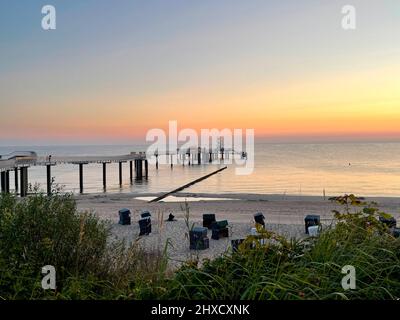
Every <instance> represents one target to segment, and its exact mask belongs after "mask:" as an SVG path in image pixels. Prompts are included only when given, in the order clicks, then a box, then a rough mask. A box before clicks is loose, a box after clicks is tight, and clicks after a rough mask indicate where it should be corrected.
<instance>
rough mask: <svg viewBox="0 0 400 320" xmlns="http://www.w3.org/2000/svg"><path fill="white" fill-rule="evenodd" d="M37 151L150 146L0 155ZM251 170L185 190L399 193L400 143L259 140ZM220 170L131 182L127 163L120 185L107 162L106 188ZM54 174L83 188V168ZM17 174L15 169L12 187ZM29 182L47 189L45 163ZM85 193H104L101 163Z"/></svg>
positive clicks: (164, 169)
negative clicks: (248, 172)
mask: <svg viewBox="0 0 400 320" xmlns="http://www.w3.org/2000/svg"><path fill="white" fill-rule="evenodd" d="M15 150H32V151H36V152H37V153H38V154H39V155H44V156H46V155H49V154H52V155H60V156H62V155H118V154H127V153H130V152H131V151H144V150H145V146H140V145H136V146H78V147H74V146H68V147H19V148H15V147H11V148H7V147H0V154H6V153H9V152H11V151H15ZM255 152H256V154H255V169H254V172H253V174H252V175H249V176H237V175H235V170H234V167H233V166H229V168H228V169H227V170H225V171H223V172H222V173H219V174H217V175H215V176H212V177H210V178H209V179H207V180H205V181H202V182H200V183H198V184H196V185H194V186H192V187H190V188H188V189H185V192H194V193H210V194H219V193H261V194H294V195H322V194H323V191H324V190H325V193H326V195H336V194H342V193H355V194H358V195H363V196H385V195H386V196H400V143H342V144H333V143H332V144H268V143H256V146H255ZM215 169H216V166H215V165H208V164H206V165H200V166H199V165H194V166H191V167H189V166H187V165H186V166H185V167H183V166H181V165H176V166H174V168H173V170H171V168H170V167H169V166H168V165H166V166H160V169H159V170H158V171H157V170H156V169H155V167H154V166H149V179H148V180H143V181H135V182H134V183H133V185H130V182H129V168H128V163H124V164H123V178H124V180H123V186H122V188H120V187H119V183H118V182H119V178H118V164H109V165H108V166H107V183H108V187H107V188H108V189H107V192H133V193H158V192H168V191H171V190H173V189H175V188H177V187H179V186H182V185H184V184H186V183H188V182H190V181H192V180H195V179H197V178H199V177H201V176H203V175H205V174H207V173H210V172H212V171H213V170H215ZM52 175H53V176H54V177H55V181H56V183H58V184H61V185H64V186H65V190H66V191H73V192H78V191H79V174H78V167H77V166H74V165H58V166H55V167H53V168H52ZM13 177H14V175H13V174H11V179H12V180H11V186H13V185H14V182H13ZM29 181H30V182H31V183H39V184H41V185H42V187H43V188H45V183H46V168H44V167H33V168H30V170H29ZM84 186H85V190H84V191H85V192H87V193H93V192H96V193H97V192H103V189H102V166H101V164H89V165H85V166H84Z"/></svg>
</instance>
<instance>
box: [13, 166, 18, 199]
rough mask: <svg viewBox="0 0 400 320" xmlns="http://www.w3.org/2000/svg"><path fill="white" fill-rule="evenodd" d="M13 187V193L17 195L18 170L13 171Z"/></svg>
mask: <svg viewBox="0 0 400 320" xmlns="http://www.w3.org/2000/svg"><path fill="white" fill-rule="evenodd" d="M14 186H15V193H18V168H15V169H14Z"/></svg>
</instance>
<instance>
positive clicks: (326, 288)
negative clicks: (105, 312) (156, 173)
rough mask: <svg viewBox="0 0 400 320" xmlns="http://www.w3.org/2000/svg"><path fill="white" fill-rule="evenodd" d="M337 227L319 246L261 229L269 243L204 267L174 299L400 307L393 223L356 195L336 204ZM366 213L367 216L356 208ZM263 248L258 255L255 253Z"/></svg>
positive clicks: (178, 286)
mask: <svg viewBox="0 0 400 320" xmlns="http://www.w3.org/2000/svg"><path fill="white" fill-rule="evenodd" d="M334 200H335V201H337V202H338V203H339V204H342V205H343V206H344V212H343V213H340V212H338V211H335V212H334V213H335V217H336V219H337V223H336V225H335V226H334V227H331V228H329V229H328V230H325V231H324V232H322V234H321V235H320V236H319V237H317V238H308V239H305V240H301V241H299V240H290V241H289V240H287V239H285V238H284V237H281V236H278V235H276V234H273V233H271V232H268V231H263V230H262V229H261V228H259V232H261V233H262V234H263V235H262V237H261V238H263V239H265V240H266V242H267V243H266V244H264V245H260V244H259V242H257V241H256V240H257V239H256V238H254V237H251V236H250V237H248V239H247V240H246V241H245V242H244V243H243V244H242V245H241V246H240V248H239V252H237V253H235V254H227V255H225V256H223V257H220V258H218V259H216V260H214V261H208V262H206V263H205V264H204V266H203V267H201V268H198V267H197V266H196V265H193V264H192V265H190V264H188V265H187V266H185V267H183V268H181V270H179V271H178V272H177V274H176V276H175V278H174V281H173V282H172V286H171V288H170V290H169V294H168V297H169V298H173V299H176V298H178V299H182V298H183V299H398V298H399V297H400V239H396V238H394V237H393V236H392V235H391V234H390V232H389V230H388V229H387V228H386V227H385V225H383V224H382V223H381V222H379V221H378V219H377V217H378V216H385V217H387V215H386V214H385V213H383V212H380V211H379V210H378V209H376V208H374V207H372V206H371V205H369V204H367V203H363V202H362V201H361V200H360V199H359V198H356V197H355V196H354V195H350V196H347V195H346V196H343V197H338V198H336V199H334ZM360 206H364V208H363V209H361V210H360V209H358V210H357V209H356V210H355V211H354V212H351V209H352V208H354V207H356V208H357V207H360ZM253 243H255V244H256V245H257V246H256V248H255V249H249V247H250V246H251V245H252V244H253ZM346 265H351V266H354V267H355V269H356V289H355V290H346V291H345V290H344V289H343V287H342V284H341V283H342V278H343V277H344V274H342V273H341V271H342V268H343V267H344V266H346Z"/></svg>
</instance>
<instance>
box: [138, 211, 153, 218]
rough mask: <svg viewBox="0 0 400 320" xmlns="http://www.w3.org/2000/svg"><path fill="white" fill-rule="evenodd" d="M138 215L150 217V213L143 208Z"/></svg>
mask: <svg viewBox="0 0 400 320" xmlns="http://www.w3.org/2000/svg"><path fill="white" fill-rule="evenodd" d="M140 216H141V217H142V218H148V217H151V214H150V211H147V210H145V211H142V213H141V214H140Z"/></svg>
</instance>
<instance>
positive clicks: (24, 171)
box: [20, 167, 28, 198]
mask: <svg viewBox="0 0 400 320" xmlns="http://www.w3.org/2000/svg"><path fill="white" fill-rule="evenodd" d="M20 182H21V197H22V198H23V197H26V196H27V195H28V167H21V175H20Z"/></svg>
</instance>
